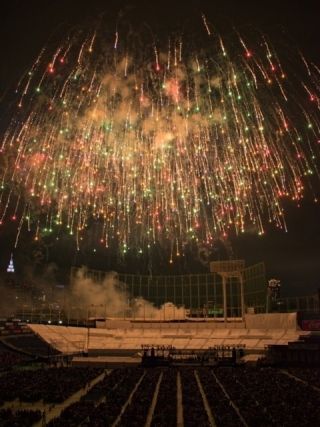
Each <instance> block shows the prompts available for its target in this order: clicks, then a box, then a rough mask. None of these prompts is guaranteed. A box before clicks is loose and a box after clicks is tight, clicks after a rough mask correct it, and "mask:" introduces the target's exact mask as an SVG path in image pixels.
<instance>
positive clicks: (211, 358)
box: [0, 260, 320, 426]
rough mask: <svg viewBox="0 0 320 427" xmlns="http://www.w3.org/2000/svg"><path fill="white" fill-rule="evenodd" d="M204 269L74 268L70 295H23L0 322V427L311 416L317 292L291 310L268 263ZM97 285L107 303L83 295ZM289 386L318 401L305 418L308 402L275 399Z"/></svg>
mask: <svg viewBox="0 0 320 427" xmlns="http://www.w3.org/2000/svg"><path fill="white" fill-rule="evenodd" d="M210 270H211V272H210V273H208V274H200V275H185V276H155V277H150V276H149V277H146V276H138V275H117V274H115V273H112V274H110V273H106V272H103V271H97V270H90V269H77V268H72V269H71V274H70V282H71V283H70V288H69V289H68V295H65V290H61V289H57V290H56V294H55V295H53V294H52V295H51V296H50V297H48V299H47V301H46V303H45V304H44V303H43V301H34V300H33V303H32V305H28V304H25V302H27V301H28V297H29V298H30V295H28V292H26V295H24V298H22V293H21V292H20V294H19V297H20V299H21V300H22V302H24V304H21V305H20V306H19V305H18V306H17V309H16V312H15V313H14V317H13V318H3V319H1V326H0V332H1V341H0V345H1V346H0V357H1V370H2V374H1V376H0V383H1V394H0V402H2V408H1V410H0V416H1V420H2V422H4V423H5V422H6V423H7V424H4V425H21V426H29V425H30V426H32V425H35V426H36V425H39V426H40V425H48V426H67V425H68V426H69V425H74V426H76V425H85V426H106V425H128V426H131V425H139V426H140V425H148V426H149V425H154V426H156V425H157V426H162V425H165V424H169V425H172V426H176V425H177V426H180V425H190V426H193V425H195V423H196V424H197V425H208V426H216V425H221V426H225V425H226V426H229V425H230V426H234V425H257V423H259V425H260V423H261V416H262V413H263V414H264V415H263V416H264V423H265V424H266V425H279V424H281V423H287V425H296V423H298V424H299V425H316V420H318V419H319V414H318V412H317V410H316V408H317V407H318V406H317V405H316V403H317V402H318V400H319V399H320V395H319V393H320V391H319V388H318V380H319V378H318V375H320V370H319V364H320V336H319V335H318V333H317V332H316V331H315V330H316V329H318V328H317V325H318V323H319V320H316V319H317V318H318V317H319V316H317V313H319V305H318V303H319V301H318V298H317V296H310V297H308V298H296V299H295V303H296V304H298V305H299V304H300V305H301V306H304V307H305V310H304V311H302V310H299V311H294V310H292V303H291V310H290V308H289V310H288V311H287V312H286V310H284V304H285V302H284V301H282V304H281V305H280V306H279V304H278V302H279V301H280V300H281V299H280V297H279V295H278V294H279V292H278V290H277V291H276V292H275V289H273V288H270V287H268V286H267V285H266V278H265V268H264V264H263V263H260V264H257V265H253V266H248V267H246V266H245V263H244V261H243V260H232V261H216V262H212V263H211V265H210ZM11 274H12V273H11ZM97 286H98V287H99V288H101V289H102V291H103V292H106V295H107V299H106V300H105V303H104V302H103V299H101V294H100V293H99V294H98V297H99V304H93V303H91V302H92V300H90V298H89V297H88V292H89V293H93V294H95V293H96V287H97ZM72 289H76V290H77V292H76V294H74V293H72V292H70V290H72ZM79 290H81V292H84V294H83V295H84V296H85V298H86V303H84V304H83V305H81V302H82V303H83V300H81V298H80V297H81V295H80V294H79ZM53 301H54V303H53ZM70 301H71V305H70ZM306 301H307V307H306ZM101 302H102V303H101ZM77 303H78V305H75V304H77ZM287 304H288V305H290V304H289V303H287ZM297 308H298V307H297ZM267 311H268V312H267ZM19 367H20V368H19ZM17 368H19V369H18V370H17ZM301 390H304V394H303V395H301ZM284 392H285V393H286V399H287V398H289V397H288V393H289V395H290V396H292V398H295V397H296V396H297V395H299V396H301V399H302V400H303V399H307V400H305V404H307V402H309V404H311V403H312V405H315V406H314V407H313V414H312V417H313V418H310V419H308V423H307V424H306V423H305V413H304V409H303V406H301V405H297V406H295V407H294V408H292V407H287V409H285V408H283V407H281V406H279V402H281V400H282V399H283V396H284V395H283V393H284ZM302 396H303V397H302ZM275 402H277V403H276V404H275ZM310 402H311V403H310ZM280 408H281V409H280ZM310 420H311V424H309V422H310Z"/></svg>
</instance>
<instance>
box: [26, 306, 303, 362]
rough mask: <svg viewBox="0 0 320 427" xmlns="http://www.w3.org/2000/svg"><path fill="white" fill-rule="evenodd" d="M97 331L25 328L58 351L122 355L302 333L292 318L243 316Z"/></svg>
mask: <svg viewBox="0 0 320 427" xmlns="http://www.w3.org/2000/svg"><path fill="white" fill-rule="evenodd" d="M98 326H99V327H97V328H84V327H71V326H55V325H43V324H32V325H30V328H31V329H32V330H33V331H34V332H35V333H36V334H38V335H39V336H41V337H42V338H43V339H44V340H45V341H46V342H48V343H49V344H50V345H51V346H52V347H54V348H56V349H57V350H59V351H60V352H62V353H76V352H80V351H83V350H86V351H88V353H89V355H95V354H96V355H104V354H108V353H109V354H115V353H117V354H121V353H123V354H128V353H130V352H136V351H138V350H141V346H142V345H154V346H172V347H174V348H176V349H181V350H204V349H207V348H209V347H213V346H222V345H224V346H225V345H230V346H232V345H242V346H244V347H245V348H246V349H247V350H250V351H262V350H264V349H265V347H266V346H267V345H270V344H287V343H288V342H289V341H294V340H296V339H298V338H299V336H301V335H302V334H307V332H303V331H301V330H299V328H298V327H297V322H296V314H295V313H290V314H278V313H276V314H257V315H246V316H245V319H244V320H243V321H242V320H240V319H239V321H229V322H221V321H220V322H219V321H218V322H217V321H209V320H207V321H200V320H197V321H196V320H193V321H185V322H152V321H142V320H141V321H139V320H137V319H135V321H132V320H119V319H113V320H107V321H105V322H98Z"/></svg>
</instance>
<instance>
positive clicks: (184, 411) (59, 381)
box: [0, 366, 320, 427]
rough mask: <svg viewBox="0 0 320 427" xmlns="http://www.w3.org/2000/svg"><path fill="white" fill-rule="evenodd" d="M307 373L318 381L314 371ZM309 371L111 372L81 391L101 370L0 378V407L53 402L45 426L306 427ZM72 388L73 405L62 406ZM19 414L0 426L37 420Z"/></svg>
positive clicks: (316, 395) (315, 392)
mask: <svg viewBox="0 0 320 427" xmlns="http://www.w3.org/2000/svg"><path fill="white" fill-rule="evenodd" d="M312 372H313V374H314V377H315V378H318V377H319V375H320V369H319V368H318V369H316V368H315V369H313V370H312ZM312 372H311V371H309V372H307V370H305V369H302V370H301V371H300V372H299V370H298V369H295V370H294V372H293V371H292V370H290V371H286V370H279V369H274V368H268V367H267V368H266V367H248V366H241V367H217V368H210V367H199V366H194V367H192V366H189V367H182V366H181V367H177V368H173V367H157V368H146V369H143V368H141V367H132V368H117V369H114V370H110V371H108V372H107V373H106V375H105V376H103V375H100V377H99V378H97V381H98V380H99V381H98V382H97V383H96V384H95V385H93V386H92V387H91V386H90V387H91V388H90V387H86V388H83V387H84V386H85V385H86V384H87V385H88V384H89V382H90V381H91V380H92V379H93V378H96V377H97V376H98V375H99V374H101V373H103V371H102V370H99V369H93V368H58V369H57V368H54V369H39V370H38V371H31V372H30V371H27V372H23V371H22V372H19V374H18V373H14V372H10V373H7V374H4V375H2V376H0V395H1V399H2V403H4V402H8V401H10V400H12V399H15V398H17V397H19V398H20V399H21V400H23V401H30V402H34V401H35V400H37V399H40V398H41V399H43V400H44V401H48V402H61V404H62V406H61V408H62V409H61V410H60V412H58V413H55V414H54V415H52V414H51V415H50V412H49V413H47V414H45V415H46V417H45V419H46V420H48V421H47V423H46V425H48V426H50V427H65V426H68V427H69V426H70V427H76V426H79V425H81V426H82V427H100V426H101V427H102V426H103V427H106V426H111V425H113V424H114V423H115V424H116V425H118V426H121V427H125V426H126V427H127V426H144V425H150V426H152V427H162V426H163V427H174V426H177V425H184V426H185V427H187V426H195V425H197V426H202V427H205V426H211V425H216V426H218V427H240V426H250V427H251V426H252V427H255V426H259V427H260V426H262V427H264V426H265V427H267V426H268V427H269V426H286V427H287V426H288V427H290V426H310V427H313V426H317V425H319V424H320V390H319V389H317V388H316V387H315V386H314V385H313V384H311V379H312V376H311V374H312ZM293 375H295V376H296V377H297V379H296V378H294V377H293ZM302 377H303V378H304V379H303V381H301V380H299V378H302ZM309 379H310V383H309ZM79 389H81V390H82V391H83V393H82V395H81V396H80V395H79V397H78V400H77V401H74V400H73V401H70V402H69V401H68V402H69V403H68V404H67V405H63V403H62V402H65V401H66V399H67V398H68V397H69V396H70V395H73V396H75V394H74V393H75V392H77V390H79ZM32 405H33V403H32V404H30V408H28V409H31V408H32ZM47 408H48V407H47ZM50 408H51V407H50ZM50 408H49V409H50ZM35 409H37V408H35ZM24 412H25V415H24V416H22V415H21V413H20V412H19V409H18V408H17V410H16V412H14V411H13V410H11V409H2V410H1V408H0V426H6V427H9V426H10V427H11V426H17V427H18V426H29V425H30V426H31V425H33V424H34V423H36V422H37V421H39V420H41V416H42V414H41V412H39V411H38V412H34V413H32V412H29V411H24ZM7 420H9V421H7ZM29 420H30V422H29ZM43 420H44V418H43ZM43 420H42V422H43ZM43 425H44V423H43Z"/></svg>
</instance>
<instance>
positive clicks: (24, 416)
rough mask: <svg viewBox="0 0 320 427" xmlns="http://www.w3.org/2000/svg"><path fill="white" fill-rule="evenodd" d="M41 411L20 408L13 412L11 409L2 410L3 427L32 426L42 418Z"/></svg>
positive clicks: (0, 422) (1, 422)
mask: <svg viewBox="0 0 320 427" xmlns="http://www.w3.org/2000/svg"><path fill="white" fill-rule="evenodd" d="M41 416H42V415H41V412H40V411H26V410H20V411H16V412H13V411H12V410H10V409H2V410H0V426H1V427H13V426H14V427H31V426H32V425H33V424H34V423H36V422H37V421H40V420H41Z"/></svg>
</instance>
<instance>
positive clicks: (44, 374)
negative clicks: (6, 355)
mask: <svg viewBox="0 0 320 427" xmlns="http://www.w3.org/2000/svg"><path fill="white" fill-rule="evenodd" d="M102 371H103V370H101V369H96V368H49V369H37V370H27V371H16V372H9V373H7V374H4V375H2V376H0V401H2V402H5V401H7V402H8V401H12V400H15V399H17V398H18V399H20V401H23V402H36V401H38V400H43V401H44V402H49V403H59V402H63V401H64V400H66V399H67V398H68V397H69V396H70V395H72V394H73V393H75V392H76V391H78V390H79V389H80V388H82V387H84V386H85V385H86V384H88V383H89V382H90V381H91V380H92V379H94V378H95V377H97V376H98V375H99V374H100V373H101V372H102Z"/></svg>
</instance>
